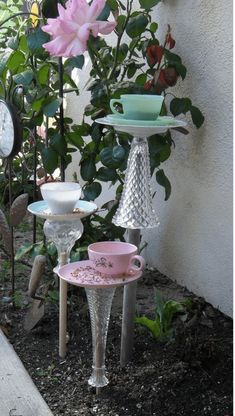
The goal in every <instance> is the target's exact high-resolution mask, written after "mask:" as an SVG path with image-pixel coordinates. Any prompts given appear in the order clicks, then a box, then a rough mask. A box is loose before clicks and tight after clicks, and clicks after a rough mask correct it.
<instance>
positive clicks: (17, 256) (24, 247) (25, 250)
mask: <svg viewBox="0 0 235 416" xmlns="http://www.w3.org/2000/svg"><path fill="white" fill-rule="evenodd" d="M32 249H33V244H30V243H25V244H23V245H22V246H21V247H20V248H18V250H17V252H16V254H15V260H16V261H18V260H20V259H22V257H24V256H26V254H29V253H30V251H31V250H32Z"/></svg>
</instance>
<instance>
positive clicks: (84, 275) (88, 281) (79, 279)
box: [57, 260, 143, 288]
mask: <svg viewBox="0 0 235 416" xmlns="http://www.w3.org/2000/svg"><path fill="white" fill-rule="evenodd" d="M142 273H143V272H142V271H137V272H136V273H134V274H131V275H129V274H123V275H119V276H114V275H111V274H109V275H105V274H103V273H100V272H99V271H97V270H96V269H95V268H94V267H93V263H92V262H91V261H90V260H83V261H76V262H74V263H68V264H66V265H65V266H62V267H61V268H60V269H59V270H58V271H57V274H58V275H59V276H60V277H61V279H63V280H66V282H67V283H70V284H72V285H75V286H82V287H90V288H102V287H103V288H104V287H116V286H122V285H125V284H128V283H132V282H134V281H135V280H137V279H139V278H140V277H141V276H142Z"/></svg>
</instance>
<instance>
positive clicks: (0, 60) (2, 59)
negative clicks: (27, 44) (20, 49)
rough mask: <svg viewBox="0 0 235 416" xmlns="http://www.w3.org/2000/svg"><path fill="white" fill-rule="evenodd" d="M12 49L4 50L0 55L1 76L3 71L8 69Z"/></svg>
mask: <svg viewBox="0 0 235 416" xmlns="http://www.w3.org/2000/svg"><path fill="white" fill-rule="evenodd" d="M11 54H12V51H7V52H4V53H2V54H1V55H0V76H2V74H3V72H4V71H5V69H6V66H7V61H8V59H9V58H10V56H11Z"/></svg>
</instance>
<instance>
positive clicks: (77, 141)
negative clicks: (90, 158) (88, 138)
mask: <svg viewBox="0 0 235 416" xmlns="http://www.w3.org/2000/svg"><path fill="white" fill-rule="evenodd" d="M67 139H68V142H69V143H70V144H72V145H73V146H75V147H77V148H78V149H81V148H82V147H83V145H84V140H83V138H82V137H81V136H79V135H78V134H77V133H75V132H73V133H68V134H67Z"/></svg>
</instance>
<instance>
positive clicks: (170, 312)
mask: <svg viewBox="0 0 235 416" xmlns="http://www.w3.org/2000/svg"><path fill="white" fill-rule="evenodd" d="M155 304H156V307H155V319H150V318H147V316H144V315H143V316H138V317H136V318H135V322H136V323H137V324H139V325H142V326H144V327H145V328H147V329H148V330H149V331H150V332H151V334H152V336H153V338H155V339H160V340H164V339H169V338H170V337H171V336H172V332H173V327H172V320H173V318H174V316H175V315H176V314H177V313H178V312H181V313H182V312H185V308H184V305H183V303H181V302H177V301H175V300H167V301H165V300H164V299H163V297H162V295H161V294H160V293H159V292H157V291H155Z"/></svg>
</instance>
